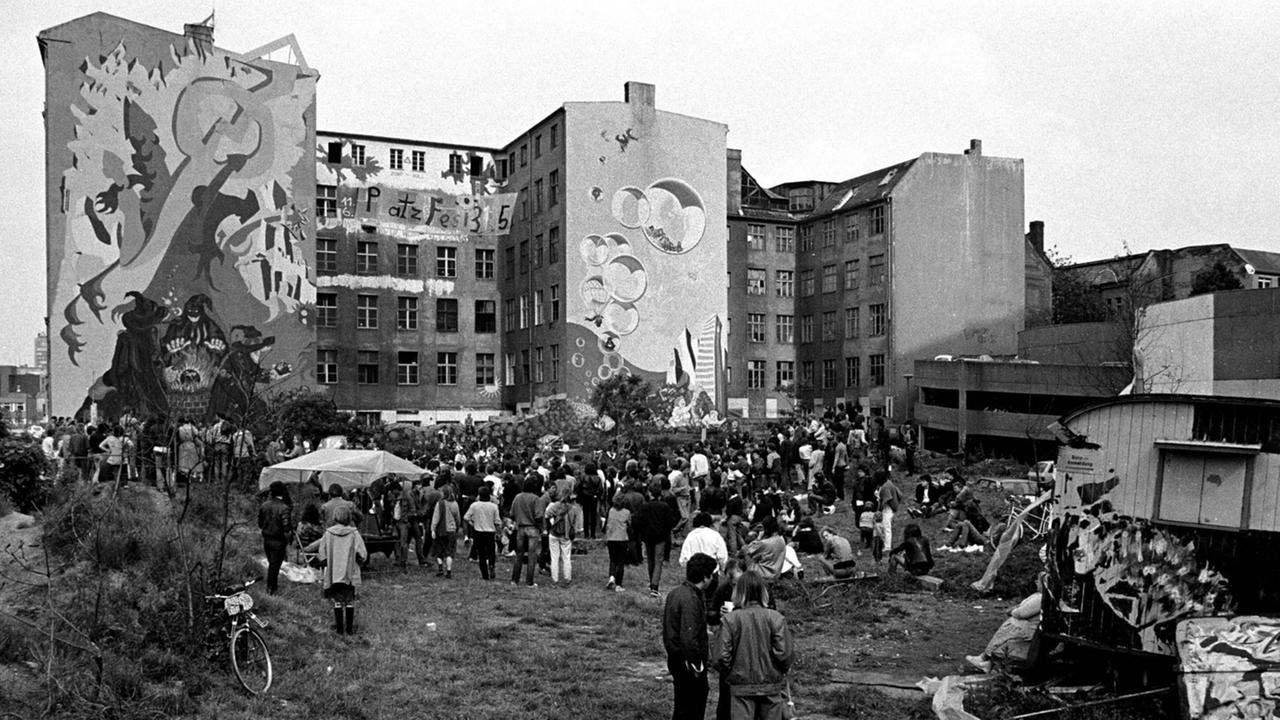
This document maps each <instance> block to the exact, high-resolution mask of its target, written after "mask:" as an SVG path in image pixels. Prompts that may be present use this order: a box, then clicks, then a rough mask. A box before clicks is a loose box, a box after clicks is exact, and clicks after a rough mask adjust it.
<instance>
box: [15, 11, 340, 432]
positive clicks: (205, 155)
mask: <svg viewBox="0 0 1280 720" xmlns="http://www.w3.org/2000/svg"><path fill="white" fill-rule="evenodd" d="M208 30H209V31H210V32H211V28H209V29H208ZM197 37H199V36H197ZM40 41H41V48H42V52H43V53H44V54H45V67H46V85H47V91H46V95H47V102H46V108H47V115H48V123H47V127H48V135H47V140H46V142H47V156H48V179H49V187H50V202H49V213H48V232H49V244H48V247H49V267H48V274H49V315H50V318H49V322H50V331H51V332H50V335H51V344H52V345H53V347H52V349H51V355H52V358H51V368H50V373H51V384H52V387H53V412H54V414H57V415H73V414H80V415H87V414H88V413H89V412H90V410H91V409H96V410H97V412H98V413H99V414H100V415H101V416H104V417H107V418H113V417H117V416H119V415H120V414H121V413H122V412H123V411H124V409H125V408H132V409H133V411H134V412H135V413H137V414H139V415H142V416H151V415H160V414H169V415H175V416H176V415H185V416H190V417H193V418H202V417H208V416H211V415H213V414H216V413H224V414H227V415H229V416H235V415H238V414H242V413H244V412H246V411H248V410H249V409H250V408H251V407H252V406H253V405H254V404H255V403H257V402H260V400H258V399H257V398H258V397H259V396H260V395H261V392H262V391H263V390H264V389H265V388H267V387H269V386H272V385H274V384H278V383H281V382H286V381H289V380H290V379H296V380H297V381H301V380H302V378H301V377H300V375H301V374H302V372H303V369H305V370H306V371H308V372H309V371H310V367H309V365H310V363H308V362H307V361H306V360H305V356H304V353H306V352H307V348H308V347H309V346H310V344H311V342H312V332H311V330H310V327H309V326H308V317H309V314H310V312H311V308H312V307H313V305H314V303H315V283H314V273H313V272H312V270H311V268H310V267H309V263H308V258H309V257H310V256H311V254H312V252H313V248H312V246H311V243H312V241H313V227H312V218H311V213H312V209H313V207H314V204H315V199H314V198H315V194H314V193H315V166H314V163H313V160H312V151H311V148H312V147H313V146H314V138H315V83H316V79H317V77H318V76H317V74H316V73H314V72H313V71H311V70H310V69H309V68H307V67H306V66H305V62H304V61H300V64H299V65H292V64H285V63H279V62H273V61H269V60H263V59H260V58H257V57H250V56H246V55H236V54H232V53H228V52H226V51H224V50H221V49H218V48H215V47H213V46H212V44H211V42H209V41H208V40H203V39H195V38H194V37H184V36H179V35H174V34H172V33H167V32H163V31H161V30H158V29H155V28H150V27H147V26H144V25H139V24H137V23H132V22H129V21H125V20H121V19H119V18H114V17H111V16H108V15H104V14H95V15H90V16H87V17H84V18H81V19H79V20H75V21H73V22H70V23H66V24H64V25H60V26H58V27H56V28H51V29H50V30H46V31H45V32H44V33H41V35H40ZM290 42H291V41H290ZM291 47H292V49H293V50H295V51H296V50H297V47H296V45H291ZM295 56H296V57H299V58H300V57H301V55H300V53H296V54H295Z"/></svg>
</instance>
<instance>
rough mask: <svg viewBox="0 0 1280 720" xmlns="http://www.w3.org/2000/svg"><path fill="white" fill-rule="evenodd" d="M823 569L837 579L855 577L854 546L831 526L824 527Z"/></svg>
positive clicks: (821, 561) (822, 535)
mask: <svg viewBox="0 0 1280 720" xmlns="http://www.w3.org/2000/svg"><path fill="white" fill-rule="evenodd" d="M820 535H821V537H822V559H821V560H819V562H820V563H821V564H822V569H823V570H825V571H826V572H827V574H828V575H830V576H832V577H834V578H835V579H837V580H843V579H845V578H851V577H853V573H854V565H855V562H854V558H853V548H852V547H850V545H849V541H848V540H846V539H844V538H843V537H840V535H838V534H836V531H835V530H834V529H832V528H831V527H830V526H826V527H823V528H822V532H821V533H820Z"/></svg>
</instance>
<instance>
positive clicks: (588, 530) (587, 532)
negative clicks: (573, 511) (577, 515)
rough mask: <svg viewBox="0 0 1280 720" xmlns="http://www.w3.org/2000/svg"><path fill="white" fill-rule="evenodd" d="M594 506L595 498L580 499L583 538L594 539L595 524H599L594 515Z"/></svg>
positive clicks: (595, 504)
mask: <svg viewBox="0 0 1280 720" xmlns="http://www.w3.org/2000/svg"><path fill="white" fill-rule="evenodd" d="M596 506H597V503H596V499H595V498H591V497H589V498H583V499H582V528H583V530H582V536H583V537H585V538H591V539H595V536H596V526H597V525H598V524H599V520H598V519H597V517H596Z"/></svg>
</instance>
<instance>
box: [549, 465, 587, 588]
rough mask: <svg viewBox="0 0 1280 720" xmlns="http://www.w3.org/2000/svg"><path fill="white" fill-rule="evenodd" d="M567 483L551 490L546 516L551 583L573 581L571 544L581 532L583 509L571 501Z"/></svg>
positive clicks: (566, 583)
mask: <svg viewBox="0 0 1280 720" xmlns="http://www.w3.org/2000/svg"><path fill="white" fill-rule="evenodd" d="M569 487H570V486H569V485H568V484H559V485H556V486H555V487H553V488H552V489H551V503H550V504H549V505H547V510H546V514H545V518H546V523H547V541H548V544H549V545H550V552H551V582H552V583H560V582H561V581H564V584H565V585H568V584H569V583H571V582H572V581H573V541H574V539H575V538H577V536H578V535H579V534H581V533H582V509H581V508H579V507H578V505H577V504H576V503H574V502H573V501H572V500H573V498H572V492H571V491H570V490H569Z"/></svg>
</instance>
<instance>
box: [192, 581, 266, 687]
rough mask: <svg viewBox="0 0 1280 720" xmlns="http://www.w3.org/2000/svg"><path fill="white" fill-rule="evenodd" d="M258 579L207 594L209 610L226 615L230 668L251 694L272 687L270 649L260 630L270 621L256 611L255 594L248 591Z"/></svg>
mask: <svg viewBox="0 0 1280 720" xmlns="http://www.w3.org/2000/svg"><path fill="white" fill-rule="evenodd" d="M255 582H257V581H256V580H249V581H248V582H245V583H244V584H242V585H235V586H232V587H230V588H227V594H225V595H205V596H204V600H205V603H206V605H207V606H208V607H209V609H210V610H211V611H213V612H216V613H217V614H218V615H219V616H220V617H222V618H223V623H222V632H221V633H220V635H221V638H222V639H225V641H226V646H225V647H226V648H227V651H228V653H229V656H230V659H231V669H232V670H233V671H235V674H236V679H237V680H239V681H240V684H241V685H243V686H244V689H245V690H248V691H249V693H250V694H253V695H262V694H264V693H266V692H267V690H270V689H271V680H272V677H273V676H272V668H271V652H270V651H269V650H268V649H267V643H266V641H265V640H263V639H262V634H261V633H259V632H258V631H259V630H265V629H266V628H267V625H268V623H267V621H266V620H263V619H261V618H259V617H258V616H257V615H256V614H255V613H254V612H253V596H252V595H250V594H249V593H248V592H247V591H248V588H249V586H250V585H252V584H254V583H255Z"/></svg>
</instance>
